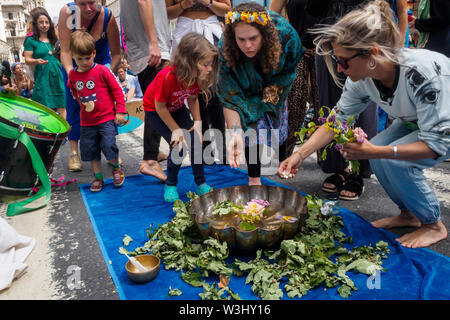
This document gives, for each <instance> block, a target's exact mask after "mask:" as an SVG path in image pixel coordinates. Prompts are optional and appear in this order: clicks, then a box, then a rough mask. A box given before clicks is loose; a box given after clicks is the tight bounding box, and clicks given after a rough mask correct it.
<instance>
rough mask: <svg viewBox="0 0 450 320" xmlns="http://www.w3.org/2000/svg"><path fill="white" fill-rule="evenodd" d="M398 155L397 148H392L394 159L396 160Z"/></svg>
mask: <svg viewBox="0 0 450 320" xmlns="http://www.w3.org/2000/svg"><path fill="white" fill-rule="evenodd" d="M397 157H398V154H397V146H394V159H397Z"/></svg>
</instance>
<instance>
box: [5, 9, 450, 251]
mask: <svg viewBox="0 0 450 320" xmlns="http://www.w3.org/2000/svg"><path fill="white" fill-rule="evenodd" d="M241 2H242V1H240V2H239V4H233V1H231V0H165V3H164V2H163V1H151V0H121V1H120V9H121V19H120V29H119V24H118V21H116V19H115V18H114V16H113V14H112V12H111V11H110V10H109V9H108V8H107V7H104V6H102V5H100V4H99V3H98V1H97V0H75V1H74V2H71V3H68V4H67V5H64V6H63V7H62V8H61V10H60V13H59V20H58V24H57V27H56V26H55V25H54V24H53V21H52V20H51V19H50V16H49V15H48V13H47V12H46V10H45V9H43V8H36V9H34V10H33V11H32V12H31V18H32V19H31V21H30V27H29V33H28V34H27V36H26V40H25V43H24V60H25V64H26V66H28V68H29V70H32V71H31V72H32V74H26V73H25V72H24V66H23V65H22V64H21V63H13V64H12V66H11V71H12V73H13V77H12V79H13V81H10V79H8V77H6V76H5V75H3V77H2V79H1V86H2V87H1V89H2V91H4V92H8V93H12V94H17V95H21V96H23V97H25V98H30V99H33V100H34V101H37V102H39V103H41V104H43V105H45V106H47V107H49V108H51V109H54V110H55V111H56V112H58V113H59V114H60V115H61V116H62V117H64V118H65V119H66V120H67V121H68V123H69V124H70V126H71V131H70V133H69V136H68V140H69V145H70V150H71V152H70V156H69V159H68V170H70V171H72V172H76V171H80V170H82V169H83V166H82V162H81V160H84V161H91V162H92V168H93V171H94V175H95V180H94V182H93V185H92V188H91V190H92V191H94V192H98V191H100V190H101V189H102V186H103V175H102V174H101V172H100V171H99V170H100V169H99V168H100V167H99V162H98V161H99V157H100V156H99V155H100V150H101V151H103V153H104V154H105V156H106V155H107V160H108V161H110V164H111V166H112V167H113V176H114V181H115V185H116V186H121V185H122V183H123V181H124V174H123V171H122V170H121V161H120V158H119V156H118V149H117V146H116V144H115V139H113V138H111V136H114V135H115V134H116V133H117V129H114V124H116V125H117V124H120V123H123V114H124V113H126V110H125V109H124V108H123V106H124V105H125V103H126V102H128V101H133V100H143V104H144V108H145V121H144V136H143V151H144V152H143V159H142V163H141V164H140V169H139V170H140V172H141V173H142V174H145V175H150V176H154V177H156V178H157V179H159V180H160V181H161V182H163V183H165V189H164V190H165V191H164V199H165V201H167V202H174V201H175V200H177V199H178V198H179V196H178V193H177V188H176V185H177V174H178V170H179V165H178V164H175V163H173V161H172V160H171V158H172V156H173V155H174V154H175V155H178V156H179V153H180V152H181V149H182V148H184V147H185V146H186V147H188V149H190V150H191V153H192V154H191V156H192V158H191V162H192V166H193V169H194V170H193V171H194V176H195V181H196V182H197V187H198V189H197V192H199V193H200V194H204V193H206V192H209V190H210V189H211V188H210V186H209V185H208V184H207V179H205V177H204V174H203V162H202V161H200V163H198V162H195V161H193V160H194V153H193V152H194V149H195V148H194V146H193V145H189V143H187V142H186V141H191V142H192V141H194V140H195V139H198V140H199V141H201V145H202V149H203V150H206V149H207V148H208V146H209V145H210V143H212V141H211V140H209V139H205V136H204V135H205V134H206V133H207V132H208V130H210V129H212V130H215V131H217V132H218V133H220V134H221V136H222V137H225V135H226V134H225V132H226V131H229V132H231V139H230V140H229V141H227V142H228V143H227V146H225V145H224V144H223V145H222V144H220V143H219V142H217V146H218V147H219V149H221V150H219V152H218V153H217V154H215V156H214V159H215V161H217V162H219V163H223V164H224V163H225V162H227V163H228V164H229V165H230V166H232V167H239V166H240V165H241V164H243V163H246V164H247V166H248V177H249V185H260V184H261V179H260V177H261V159H260V158H261V153H262V148H263V147H262V145H263V144H265V145H268V146H269V147H271V143H270V141H272V143H273V141H275V142H276V143H275V145H274V146H272V147H274V148H275V149H276V151H277V152H278V154H277V158H278V159H277V160H279V162H280V163H281V164H280V168H279V174H280V175H281V176H282V177H289V176H291V175H294V174H296V173H297V171H298V168H299V166H301V164H302V163H303V161H304V160H305V158H306V157H308V156H309V155H310V154H312V153H315V152H317V154H318V157H317V161H318V164H319V165H320V167H321V169H322V170H323V171H324V172H325V173H330V174H331V175H330V176H329V177H327V178H326V179H325V180H324V181H323V182H322V184H321V188H322V190H323V191H324V192H327V193H333V194H336V196H337V197H339V198H340V199H343V200H357V199H359V198H360V197H361V196H362V194H363V191H364V179H366V178H369V177H370V176H371V175H372V174H373V173H375V174H376V176H377V178H378V180H379V181H380V183H381V184H382V185H383V187H384V188H385V190H386V192H387V193H388V195H389V196H390V197H391V199H392V200H393V201H394V202H395V203H396V204H397V205H398V206H399V208H400V212H401V213H400V215H399V217H397V218H395V219H394V218H392V219H390V220H389V219H388V220H383V221H381V222H375V223H374V224H373V225H374V226H375V227H393V226H399V225H413V226H416V227H419V229H418V230H417V232H416V233H411V234H407V235H405V236H404V237H402V238H401V239H399V241H400V242H401V243H402V244H403V245H405V246H410V247H416V246H426V245H429V244H430V243H433V242H436V241H439V240H440V239H442V238H443V237H446V231H445V227H443V225H442V223H440V220H439V208H438V207H439V203H438V202H437V200H436V197H435V196H434V193H433V192H432V191H430V188H429V186H428V184H427V182H426V179H425V178H424V177H422V176H421V177H419V178H418V177H411V176H410V175H408V174H407V173H405V172H403V171H404V170H403V169H404V168H410V167H414V168H419V169H420V170H422V169H424V168H429V167H431V166H434V165H436V164H437V163H439V162H441V161H444V160H445V159H447V158H448V157H449V156H450V154H449V151H448V150H449V141H448V136H449V131H448V130H449V129H448V127H446V125H449V121H450V118H449V115H450V112H449V111H446V110H445V108H442V106H441V103H442V100H443V99H444V97H447V95H448V94H449V89H448V88H449V82H448V81H449V80H450V79H449V73H448V70H449V69H450V68H449V65H450V62H449V57H450V22H449V19H448V17H449V16H450V1H447V0H420V4H419V7H418V11H417V16H416V15H414V14H413V13H412V11H411V10H410V9H409V7H408V3H407V0H321V1H316V0H314V1H312V0H272V1H271V3H270V7H269V8H266V7H264V6H262V5H260V4H259V3H257V2H244V3H241ZM172 19H176V25H175V28H174V30H172V31H171V30H170V23H169V21H170V20H172ZM364 19H365V20H364ZM374 28H375V29H374ZM373 30H377V31H376V32H373ZM79 32H84V33H87V34H89V35H90V38H89V41H87V40H84V42H86V43H88V42H89V43H90V41H91V42H92V43H93V44H92V45H93V47H92V48H90V49H89V50H84V49H83V44H80V43H78V47H77V48H75V47H74V41H75V40H74V37H75V35H77V37H81V36H80V35H79ZM121 32H122V37H121ZM187 41H191V42H193V43H187ZM80 46H81V47H80ZM199 48H202V50H198V49H199ZM410 48H411V49H410ZM416 48H417V49H423V48H424V49H427V50H429V51H423V52H422V51H418V52H419V53H418V54H417V55H416V54H414V53H413V52H410V51H408V50H414V49H416ZM74 52H75V53H76V54H74ZM426 57H428V58H426ZM426 59H428V60H429V61H431V60H433V61H434V65H433V66H432V67H431V68H430V66H429V65H428V64H427V61H426ZM430 59H431V60H430ZM97 66H99V67H97ZM100 66H101V67H100ZM357 68H359V69H357ZM433 68H434V71H433ZM91 69H92V70H94V69H95V70H97V71H95V72H94V71H92V70H91ZM104 70H109V71H110V72H112V73H113V74H114V77H113V79H115V84H112V83H110V82H109V81H110V80H111V78H110V77H109V76H108V77H106V76H105V74H104ZM85 72H94V73H95V76H93V77H95V79H97V80H96V81H97V82H98V81H104V82H105V83H108V85H107V87H108V88H110V89H111V88H113V89H111V90H110V91H111V95H112V96H109V95H106V96H108V98H107V99H108V101H109V102H108V107H106V106H105V105H102V106H101V104H100V103H98V102H97V100H95V101H85V98H86V97H83V96H80V92H82V91H83V90H88V91H89V93H93V92H96V91H97V90H101V88H100V86H99V84H98V83H97V82H95V81H92V80H89V79H88V78H83V77H81V76H80V75H81V74H83V73H85ZM423 72H435V73H436V77H431V74H424V73H423ZM73 79H78V80H76V81H75V80H73ZM102 79H103V80H102ZM427 81H428V82H429V86H430V88H431V87H433V85H435V86H434V87H433V88H432V89H433V90H432V89H430V88H425V86H424V87H421V90H417V88H419V87H420V86H421V85H422V84H424V83H425V82H427ZM428 82H427V83H428ZM436 83H437V84H436ZM116 85H117V86H116ZM408 86H411V88H409V87H408ZM117 89H120V94H119V93H118V91H117ZM419 91H420V92H419ZM105 92H106V91H105ZM406 97H409V100H407V99H406ZM438 97H439V99H440V101H441V102H437V99H438ZM105 99H106V98H105ZM110 99H113V100H114V102H115V103H110ZM393 103H394V104H395V103H397V104H399V105H398V108H397V109H396V107H395V106H394V107H392V106H393V105H392V104H393ZM400 104H401V105H400ZM424 104H428V105H432V106H433V107H432V108H431V109H428V111H424V110H422V109H421V108H422V107H421V106H422V105H424ZM118 106H120V108H119V107H118ZM321 106H327V107H329V108H330V110H331V109H333V108H334V107H335V106H336V107H335V108H334V109H333V113H332V114H333V117H334V115H335V114H336V117H339V118H340V119H346V120H347V119H348V117H349V116H350V115H352V116H355V117H356V126H357V127H360V128H362V129H363V130H364V132H365V134H366V136H365V141H366V142H367V143H365V144H361V145H364V147H361V146H358V147H355V146H353V144H348V145H350V146H349V147H347V145H345V147H344V149H342V148H341V149H338V148H331V149H328V150H327V156H326V158H322V157H321V156H320V154H322V152H323V150H324V147H325V145H326V143H325V142H328V141H329V140H330V139H331V136H330V135H329V134H328V133H326V132H325V131H324V130H325V129H319V130H318V131H316V133H315V134H314V135H312V136H311V137H310V138H309V140H308V141H307V143H305V144H304V145H302V146H301V147H300V148H298V146H297V144H298V137H297V135H298V132H299V131H300V130H301V128H302V127H303V126H305V125H307V121H308V120H305V119H309V120H311V119H312V120H314V121H316V122H317V121H319V119H320V118H324V117H327V116H329V114H326V113H325V114H319V110H320V109H319V108H320V107H321ZM94 108H97V109H94ZM99 109H100V110H105V113H102V114H101V115H100V114H99V115H98V118H95V119H94V120H92V123H91V122H90V121H91V120H89V119H92V117H93V116H94V115H95V112H97V111H98V110H99ZM119 109H120V110H119ZM92 110H96V111H95V112H94V113H92V112H91V111H92ZM430 110H431V111H430ZM447 110H448V108H447ZM80 114H81V118H80ZM106 114H107V115H106ZM114 114H115V115H116V116H114ZM308 114H310V115H311V116H310V117H308V116H307V115H308ZM434 116H435V117H434ZM106 121H108V122H109V123H110V124H111V126H110V127H108V130H107V132H106V131H102V130H101V129H100V128H99V127H98V128H97V125H100V124H103V122H106ZM402 121H403V122H408V123H412V124H411V126H412V127H411V126H409V127H408V128H409V129H408V130H409V131H408V130H406V129H404V128H403V126H402V123H403V122H402ZM91 125H92V126H96V128H97V129H96V130H94V131H92V130H91V129H93V128H92V127H90V126H91ZM87 127H90V128H89V130H90V131H89V132H90V133H89V135H90V137H91V138H86V137H87V135H88V134H87V131H88V130H87ZM321 128H322V127H321ZM411 128H412V129H411ZM445 128H447V129H445ZM181 129H185V131H186V132H189V134H190V138H189V137H186V136H185V133H183V130H181ZM226 129H227V130H226ZM271 129H276V130H277V133H278V135H277V137H276V139H275V140H274V139H271V138H272V137H271V136H270V135H269V136H268V137H267V136H266V137H265V140H264V141H262V140H261V139H262V138H261V137H260V133H261V132H262V131H269V132H271V131H270V130H271ZM251 130H254V131H255V132H256V139H253V140H252V139H250V138H249V137H248V136H246V133H247V132H250V131H251ZM436 130H437V131H436ZM446 130H447V131H446ZM95 135H97V136H98V137H97V138H95V139H94V138H93V137H94V136H95ZM103 136H105V137H106V136H107V137H109V138H108V139H109V140H108V142H107V143H106V142H105V143H104V142H103V140H102V139H103V138H102V137H103ZM394 136H395V137H394ZM161 137H163V138H164V139H165V140H166V141H167V142H168V144H169V146H170V151H169V154H168V155H167V154H164V153H163V152H161V151H160V149H159V148H160V142H161ZM214 138H216V134H214ZM403 138H404V139H403ZM402 139H403V140H402ZM433 139H435V140H433ZM436 140H437V141H436ZM80 141H81V142H80ZM95 141H97V142H95ZM369 141H371V143H369ZM95 144H98V146H97V147H94V145H95ZM392 147H393V149H392ZM80 148H81V158H80V155H79V154H80ZM177 148H178V149H177ZM391 149H392V150H391ZM93 150H94V151H93ZM296 150H297V151H296ZM391 151H392V152H391ZM253 154H255V155H256V158H255V159H254V161H250V159H251V158H252V155H253ZM353 159H356V160H360V167H359V172H354V171H352V169H351V168H350V167H349V165H348V161H349V160H353ZM386 159H389V160H386ZM392 159H393V160H392ZM400 159H402V160H400ZM163 160H168V165H167V167H168V170H167V173H165V172H164V171H163V170H162V168H161V166H160V164H159V162H160V161H163ZM393 162H395V164H394V163H393ZM398 163H402V165H400V167H399V166H398ZM393 168H394V169H393ZM393 170H395V172H394V171H393ZM386 172H391V173H392V174H391V175H390V176H388V175H387V173H386ZM392 176H398V179H399V180H398V181H400V182H401V183H403V182H404V181H406V180H412V181H414V183H415V185H416V186H417V188H418V189H417V190H415V189H414V188H413V189H414V190H413V191H411V190H410V192H411V194H414V195H415V196H414V199H412V198H411V196H407V195H406V194H404V188H402V186H401V185H398V183H396V182H393V181H392ZM402 179H403V180H402ZM398 181H397V182H398ZM420 186H421V187H420ZM401 189H403V190H401ZM425 189H426V190H427V195H425V196H424V195H423V192H422V191H423V190H425ZM421 190H422V191H421ZM406 198H407V199H406ZM436 203H437V206H436ZM417 208H418V209H417Z"/></svg>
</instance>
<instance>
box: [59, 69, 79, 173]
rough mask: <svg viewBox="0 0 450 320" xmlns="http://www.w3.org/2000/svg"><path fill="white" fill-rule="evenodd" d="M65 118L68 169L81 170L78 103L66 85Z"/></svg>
mask: <svg viewBox="0 0 450 320" xmlns="http://www.w3.org/2000/svg"><path fill="white" fill-rule="evenodd" d="M63 78H64V83H66V84H67V73H66V71H65V69H64V68H63ZM66 120H67V122H68V123H69V125H70V132H69V134H68V135H67V139H68V140H69V147H70V156H69V170H70V171H72V172H76V171H81V170H82V169H83V166H82V164H81V161H80V156H79V152H78V147H79V140H80V105H79V104H78V101H77V100H75V99H74V98H73V96H72V93H71V92H70V89H69V88H68V87H67V85H66Z"/></svg>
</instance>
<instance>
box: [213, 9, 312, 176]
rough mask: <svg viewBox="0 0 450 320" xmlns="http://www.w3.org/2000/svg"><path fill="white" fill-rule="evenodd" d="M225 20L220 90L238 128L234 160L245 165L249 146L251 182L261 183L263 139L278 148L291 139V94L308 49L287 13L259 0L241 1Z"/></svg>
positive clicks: (231, 148) (231, 152) (230, 152)
mask: <svg viewBox="0 0 450 320" xmlns="http://www.w3.org/2000/svg"><path fill="white" fill-rule="evenodd" d="M225 22H226V25H225V29H224V32H223V37H222V39H221V41H220V42H219V52H220V68H219V80H218V85H217V94H218V96H219V99H220V100H221V102H222V104H223V106H224V115H225V120H226V123H227V127H228V129H232V130H230V131H231V140H230V141H229V143H228V148H227V158H228V163H229V164H230V166H231V167H239V165H240V164H241V162H242V161H241V158H242V157H243V151H244V149H245V158H246V161H247V165H248V175H249V185H260V184H261V159H260V155H261V151H262V144H267V145H268V146H271V147H272V148H274V149H276V147H277V146H280V145H282V144H283V142H285V140H286V137H287V132H288V123H287V106H286V98H287V94H288V92H289V90H290V88H291V85H292V81H293V80H294V78H295V71H296V66H297V63H298V62H299V61H300V60H301V58H302V56H303V53H304V52H305V50H304V49H303V48H302V46H301V41H300V38H299V36H298V34H297V32H296V31H295V29H294V28H293V27H292V26H291V25H290V24H289V23H288V21H287V20H286V19H285V18H284V17H282V16H281V15H279V14H277V13H274V12H268V11H267V10H266V9H265V8H264V7H262V6H261V5H259V4H257V3H255V2H248V3H242V4H240V5H238V6H236V7H235V8H234V9H233V11H231V12H229V13H228V14H227V15H226V17H225ZM251 129H256V131H255V130H251ZM263 129H265V130H266V131H264V130H263ZM271 129H275V130H276V131H272V130H271ZM242 133H245V134H242ZM255 133H256V134H255ZM272 133H275V134H274V135H272ZM265 134H267V135H265ZM256 136H257V137H256ZM277 136H278V139H277ZM247 138H248V139H247ZM244 146H245V148H244ZM283 148H284V147H283V146H281V147H280V150H278V151H279V154H280V155H283V154H284V152H283V151H282V149H283Z"/></svg>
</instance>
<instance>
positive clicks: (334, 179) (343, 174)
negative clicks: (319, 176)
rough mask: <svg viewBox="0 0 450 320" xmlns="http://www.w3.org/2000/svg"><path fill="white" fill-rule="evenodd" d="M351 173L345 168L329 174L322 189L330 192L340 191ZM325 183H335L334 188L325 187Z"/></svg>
mask: <svg viewBox="0 0 450 320" xmlns="http://www.w3.org/2000/svg"><path fill="white" fill-rule="evenodd" d="M349 175H350V173H348V172H347V171H345V170H341V171H338V172H336V173H335V174H333V175H331V176H329V177H328V178H326V179H325V180H324V181H323V184H322V190H323V191H325V192H329V193H334V192H338V191H340V190H341V188H342V186H343V185H344V183H345V181H346V180H347V178H348V176H349ZM325 183H329V184H333V185H334V188H330V187H325V186H324V184H325Z"/></svg>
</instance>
